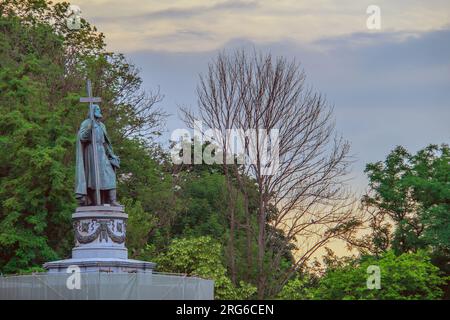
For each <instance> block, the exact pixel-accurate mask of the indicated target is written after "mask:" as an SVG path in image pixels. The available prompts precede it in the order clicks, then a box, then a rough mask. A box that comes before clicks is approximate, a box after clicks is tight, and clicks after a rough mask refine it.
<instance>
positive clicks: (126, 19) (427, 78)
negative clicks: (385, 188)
mask: <svg viewBox="0 0 450 320" xmlns="http://www.w3.org/2000/svg"><path fill="white" fill-rule="evenodd" d="M71 4H74V5H78V6H79V7H80V8H81V11H82V16H83V18H85V19H87V20H88V21H89V22H91V23H92V24H94V25H95V26H97V28H98V29H99V31H101V32H103V33H104V34H105V35H106V42H107V44H108V49H110V50H112V51H115V52H122V53H124V54H125V55H126V57H127V58H128V59H129V60H130V61H131V62H132V63H134V64H135V65H136V66H137V67H138V68H139V69H140V71H141V76H142V78H143V80H144V82H143V88H144V89H146V90H155V89H156V88H157V87H159V88H160V90H161V92H162V93H163V94H164V95H165V98H164V100H163V102H162V103H161V104H160V107H161V108H163V109H164V110H165V111H166V112H168V113H170V114H171V116H170V117H169V118H168V119H167V123H166V135H165V136H164V137H166V138H168V137H169V136H170V133H171V131H172V130H174V129H177V128H184V127H185V125H184V123H183V122H182V121H181V120H180V118H179V114H178V111H177V110H178V108H179V106H181V105H182V106H190V107H192V108H194V109H195V107H196V105H197V102H196V101H197V100H196V94H195V89H196V85H197V83H198V76H199V74H200V73H203V72H205V71H206V68H207V65H208V62H210V61H211V60H212V59H213V58H214V57H215V56H216V55H217V53H218V52H219V51H221V50H227V51H228V50H229V51H232V50H233V49H240V48H247V49H250V50H253V48H256V49H258V50H262V51H263V52H265V53H269V52H270V53H272V54H273V55H274V56H285V57H286V58H288V59H296V60H297V61H298V62H300V63H301V65H302V67H303V68H304V70H305V72H306V75H307V79H306V83H307V85H309V86H312V87H313V88H314V89H315V90H317V91H320V92H321V93H322V94H324V95H325V96H326V98H327V101H328V102H329V103H330V105H332V106H333V107H334V116H335V121H336V129H337V131H338V132H339V133H340V134H342V135H343V136H344V138H346V139H347V140H348V141H349V142H350V143H351V153H352V155H353V156H354V159H355V163H354V165H353V169H352V173H351V176H352V177H353V180H352V181H351V183H352V185H353V187H354V189H355V191H357V192H363V191H364V190H365V188H366V186H367V180H366V178H365V175H364V173H363V170H364V167H365V164H366V163H368V162H374V161H379V160H383V159H384V158H385V157H386V155H387V154H388V153H389V151H391V150H392V149H394V148H395V146H397V145H403V146H405V147H406V148H407V149H408V150H410V151H411V152H416V151H417V150H419V149H420V148H423V147H425V146H426V145H427V144H430V143H436V144H439V143H450V1H448V0H442V1H441V0H429V1H422V0H420V1H419V0H407V1H406V0H396V1H392V0H391V1H388V0H386V1H381V0H370V1H366V0H354V1H349V0H339V1H331V0H308V1H301V0H270V1H269V0H253V1H252V0H207V1H206V0H195V1H194V0H164V1H161V0H158V1H156V0H146V1H143V0H128V1H123V0H73V1H71ZM369 5H376V6H378V7H379V9H380V22H381V23H380V29H376V30H373V29H372V30H371V29H369V28H368V27H367V24H366V21H367V19H368V18H369V16H371V13H367V12H366V10H367V8H368V6H369Z"/></svg>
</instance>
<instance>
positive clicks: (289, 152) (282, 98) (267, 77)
mask: <svg viewBox="0 0 450 320" xmlns="http://www.w3.org/2000/svg"><path fill="white" fill-rule="evenodd" d="M197 93H198V101H199V118H200V119H201V120H202V122H203V123H204V124H205V125H206V126H207V127H208V128H214V129H216V130H220V131H222V132H223V135H222V137H223V141H222V142H221V143H220V146H221V148H223V150H222V152H223V156H224V159H225V157H226V155H227V154H229V153H230V147H231V146H230V144H231V143H232V142H231V141H230V139H229V138H230V137H229V135H228V134H227V133H226V130H227V129H233V128H234V129H243V130H244V131H246V132H248V130H250V129H257V130H265V132H267V133H269V132H271V131H272V130H278V141H277V142H278V148H273V149H272V150H271V152H272V153H274V152H276V153H277V155H278V165H277V166H276V170H274V171H273V172H272V173H271V174H267V172H266V171H267V166H268V165H273V164H274V163H273V162H272V161H273V158H272V159H271V160H270V161H269V162H265V161H264V154H263V153H264V152H267V150H263V149H264V147H265V145H266V144H267V141H265V140H264V138H262V137H261V136H260V135H259V134H256V135H255V136H254V137H253V138H252V139H250V137H248V136H246V137H245V140H244V142H243V144H244V145H245V147H246V150H248V149H252V148H253V150H255V152H256V153H255V161H253V162H252V163H248V162H246V163H244V164H239V163H236V162H233V163H232V164H230V163H226V164H224V165H225V167H228V170H227V171H225V172H226V174H228V175H230V174H231V173H233V177H234V178H237V180H238V183H239V185H240V186H241V189H242V191H243V194H244V197H245V198H246V197H247V194H246V192H245V189H246V185H245V183H246V182H245V181H244V180H245V179H242V177H251V178H252V179H254V181H255V183H256V185H257V189H258V197H259V198H258V209H257V210H256V213H253V212H249V210H248V198H247V199H246V201H247V202H246V205H245V207H246V208H245V210H246V211H247V215H248V218H247V223H246V224H245V228H246V230H247V233H248V238H249V241H250V238H251V237H253V235H255V236H256V238H257V243H258V254H257V266H258V270H259V272H258V280H257V285H258V297H259V298H263V297H265V296H270V295H273V294H275V293H276V291H277V290H279V289H280V288H281V287H282V285H283V284H284V283H285V282H286V281H287V280H288V279H289V278H290V277H291V276H292V274H293V273H294V272H296V271H297V270H298V269H299V268H301V267H302V266H304V264H305V263H306V262H307V261H308V259H309V258H310V257H311V256H312V255H313V254H314V253H316V252H317V250H318V249H320V248H322V247H323V246H325V245H326V244H327V243H328V242H329V241H330V240H332V239H337V238H341V237H343V235H344V234H346V233H348V232H349V231H350V230H351V229H352V228H354V227H355V226H357V225H358V224H359V220H358V219H357V217H356V214H355V211H354V207H353V203H354V202H353V200H352V198H351V197H350V195H349V193H348V191H347V189H346V188H345V179H344V178H345V176H346V175H347V173H348V167H349V164H350V161H349V156H348V153H349V144H348V142H346V141H344V140H343V139H342V138H341V137H338V136H337V135H336V134H335V128H334V123H333V119H332V108H330V107H329V106H328V104H327V102H326V101H325V99H324V97H323V96H322V95H321V94H319V93H317V92H314V91H313V90H312V89H310V88H307V87H306V86H305V75H304V72H303V71H302V70H301V69H300V66H299V64H297V63H296V62H295V61H294V62H288V61H286V59H284V58H276V59H275V58H272V56H271V55H265V56H263V55H261V54H257V53H256V52H255V53H253V54H252V55H248V54H246V53H245V52H244V51H237V52H235V53H234V54H233V55H228V54H226V53H221V54H219V56H218V57H217V59H216V60H215V61H214V62H213V63H211V64H210V65H209V70H208V73H207V74H206V75H205V76H201V77H200V84H199V86H198V90H197ZM183 113H184V116H185V120H186V121H187V122H192V121H193V120H194V119H196V116H195V114H194V113H192V112H190V111H189V110H186V109H184V110H183ZM266 140H267V139H266ZM246 155H247V156H248V152H247V154H246ZM224 163H225V162H224ZM252 214H256V215H257V221H258V226H257V230H253V229H254V228H252V227H251V224H250V222H249V221H250V218H251V215H252ZM279 232H282V234H283V237H282V239H281V240H280V237H277V236H278V233H279ZM275 237H277V241H274V238H275ZM290 244H295V245H296V249H295V250H294V251H295V252H294V257H295V261H294V262H293V263H292V266H291V268H289V270H287V271H285V274H282V275H277V279H278V280H277V282H278V285H277V286H274V287H271V288H268V287H267V284H268V278H269V277H271V276H272V274H271V273H273V270H275V268H276V266H277V265H278V264H279V263H280V259H281V258H282V256H283V254H284V253H285V248H286V247H287V246H289V245H290ZM269 249H270V250H271V252H272V254H271V255H270V257H268V256H267V252H268V250H269ZM249 250H250V249H249ZM268 260H269V261H270V262H269V263H267V261H268Z"/></svg>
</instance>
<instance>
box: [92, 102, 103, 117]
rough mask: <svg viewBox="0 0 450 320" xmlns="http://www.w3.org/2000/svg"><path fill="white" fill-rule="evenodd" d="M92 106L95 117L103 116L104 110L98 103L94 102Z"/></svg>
mask: <svg viewBox="0 0 450 320" xmlns="http://www.w3.org/2000/svg"><path fill="white" fill-rule="evenodd" d="M92 107H93V108H94V117H96V118H97V119H100V118H102V117H103V116H102V110H101V109H100V106H99V105H98V104H94V105H92Z"/></svg>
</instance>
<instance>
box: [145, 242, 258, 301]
mask: <svg viewBox="0 0 450 320" xmlns="http://www.w3.org/2000/svg"><path fill="white" fill-rule="evenodd" d="M222 257H223V249H222V246H221V245H220V243H219V242H217V241H215V240H213V239H212V238H211V237H207V236H202V237H197V238H180V239H174V240H173V241H172V242H171V244H170V245H169V247H168V249H167V252H164V253H161V254H160V255H159V256H157V257H156V259H154V261H155V262H156V263H158V270H160V271H164V272H176V273H184V274H187V275H189V276H198V277H202V278H206V279H212V280H214V288H215V298H216V299H248V298H249V297H251V296H252V295H253V294H254V293H255V292H256V288H255V287H254V286H252V285H250V284H247V283H245V282H243V281H241V282H240V286H239V287H236V286H234V285H233V284H232V282H231V280H230V278H228V277H227V275H226V268H225V266H224V265H223V261H222Z"/></svg>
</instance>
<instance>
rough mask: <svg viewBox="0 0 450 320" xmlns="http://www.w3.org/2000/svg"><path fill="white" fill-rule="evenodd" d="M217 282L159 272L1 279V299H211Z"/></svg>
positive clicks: (42, 274)
mask: <svg viewBox="0 0 450 320" xmlns="http://www.w3.org/2000/svg"><path fill="white" fill-rule="evenodd" d="M213 298H214V282H213V281H212V280H205V279H200V278H195V277H186V276H183V275H173V274H162V273H156V272H154V273H153V274H147V273H102V272H95V273H77V274H76V273H74V274H48V273H40V274H33V275H22V276H6V277H5V276H2V277H0V299H2V300H11V299H21V300H22V299H28V300H47V299H51V300H110V299H114V300H116V299H117V300H125V299H139V300H187V299H190V300H212V299H213Z"/></svg>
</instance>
